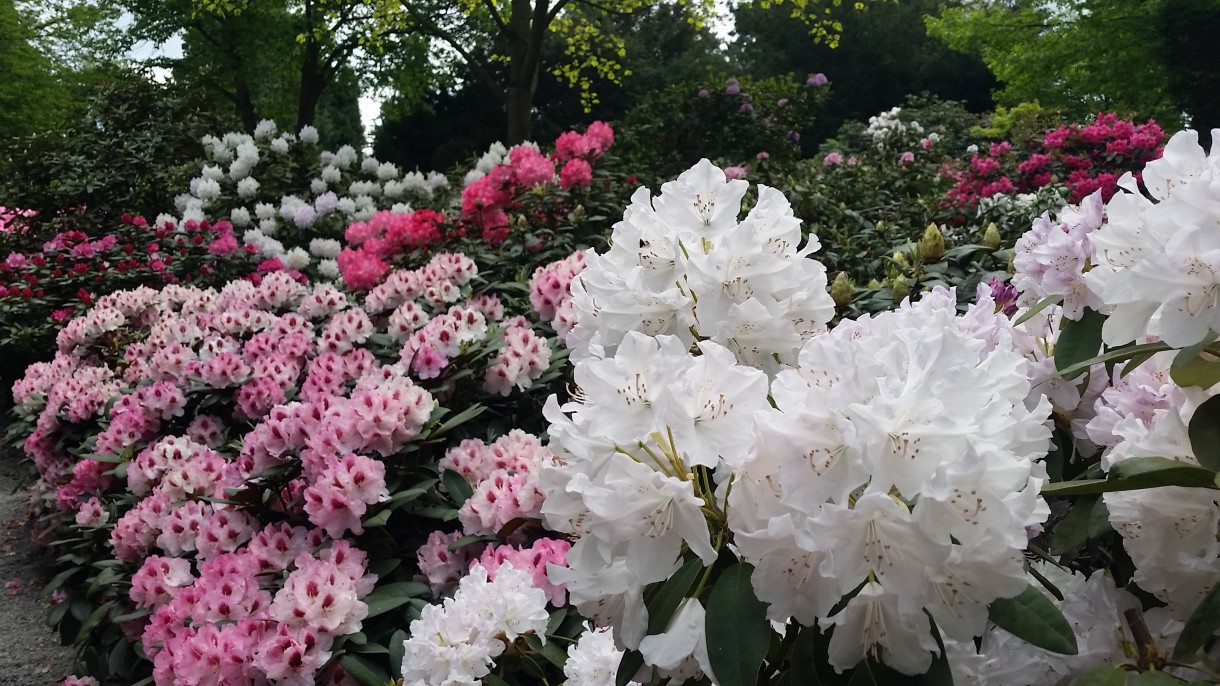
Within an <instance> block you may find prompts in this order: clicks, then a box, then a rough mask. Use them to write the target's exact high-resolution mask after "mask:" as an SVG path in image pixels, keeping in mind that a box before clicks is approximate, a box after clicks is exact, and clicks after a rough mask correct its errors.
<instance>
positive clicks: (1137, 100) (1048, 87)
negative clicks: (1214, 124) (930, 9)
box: [927, 0, 1216, 125]
mask: <svg viewBox="0 0 1220 686" xmlns="http://www.w3.org/2000/svg"><path fill="white" fill-rule="evenodd" d="M1166 2H1167V0H1140V1H1139V2H1131V0H1056V1H1055V2H1046V1H1045V0H975V1H973V2H969V3H964V4H963V6H960V7H948V8H946V9H945V10H944V11H943V12H941V14H940V15H939V16H936V17H929V18H928V20H927V22H928V30H929V32H930V33H932V35H934V36H936V37H938V38H939V39H941V40H943V41H944V42H945V43H946V44H947V45H949V46H950V47H952V48H954V49H955V50H961V51H963V52H967V53H971V54H975V55H978V56H980V57H981V58H982V59H983V61H984V62H985V63H986V64H987V66H988V68H990V69H991V72H992V73H993V74H995V77H996V78H997V79H998V80H999V81H1000V83H1001V88H1000V89H999V90H998V91H997V92H996V94H995V99H996V102H997V103H998V104H1001V105H1016V104H1018V103H1021V102H1035V101H1036V102H1038V103H1039V104H1041V105H1042V106H1043V107H1047V108H1053V109H1058V110H1061V111H1063V112H1064V113H1065V114H1067V115H1068V116H1072V117H1083V116H1086V115H1088V114H1090V113H1093V112H1097V111H1099V110H1117V111H1119V112H1120V113H1123V114H1126V115H1132V116H1136V117H1141V118H1142V117H1155V118H1156V119H1158V120H1159V121H1163V122H1166V123H1168V124H1170V125H1176V124H1178V123H1179V122H1180V120H1181V114H1182V104H1181V103H1180V102H1178V101H1177V99H1176V98H1175V97H1174V94H1173V93H1172V91H1171V89H1170V86H1169V84H1170V70H1169V68H1168V67H1167V65H1166V62H1165V61H1164V59H1162V55H1161V50H1162V46H1163V45H1164V40H1163V36H1162V35H1161V34H1160V33H1159V32H1160V31H1161V30H1163V26H1164V25H1165V24H1164V23H1163V22H1162V21H1160V19H1159V18H1160V13H1161V11H1162V8H1163V7H1164V6H1166ZM1207 4H1210V5H1211V6H1212V7H1214V6H1215V3H1214V2H1210V3H1207ZM1215 77H1216V75H1215V74H1213V75H1212V78H1213V79H1214V78H1215Z"/></svg>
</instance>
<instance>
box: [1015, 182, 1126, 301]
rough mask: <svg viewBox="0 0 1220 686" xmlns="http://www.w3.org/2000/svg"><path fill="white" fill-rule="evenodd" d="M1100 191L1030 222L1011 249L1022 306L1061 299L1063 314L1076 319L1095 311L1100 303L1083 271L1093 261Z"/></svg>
mask: <svg viewBox="0 0 1220 686" xmlns="http://www.w3.org/2000/svg"><path fill="white" fill-rule="evenodd" d="M1103 219H1104V217H1103V208H1102V199H1101V191H1097V192H1096V193H1093V194H1092V195H1090V196H1089V197H1087V198H1085V199H1084V200H1083V201H1082V202H1081V203H1080V205H1079V206H1076V205H1069V206H1067V207H1065V208H1063V209H1062V210H1060V211H1059V216H1058V217H1056V219H1055V221H1051V218H1050V213H1049V212H1048V213H1046V214H1043V215H1042V216H1041V217H1039V218H1038V219H1036V220H1034V223H1033V226H1032V228H1030V230H1029V231H1026V232H1025V233H1024V234H1023V235H1022V236H1021V238H1019V239H1017V244H1016V246H1015V248H1014V249H1013V267H1014V268H1015V269H1016V273H1015V274H1014V276H1013V277H1012V285H1013V287H1014V288H1016V289H1017V290H1018V291H1020V292H1021V297H1020V300H1019V301H1018V302H1019V304H1021V305H1026V306H1032V305H1035V304H1037V303H1038V301H1040V300H1042V299H1043V298H1045V297H1047V296H1050V295H1057V296H1061V297H1062V298H1063V302H1062V306H1063V316H1065V317H1067V318H1068V319H1073V320H1079V319H1080V317H1081V316H1082V315H1083V314H1084V308H1086V307H1089V308H1091V309H1094V310H1099V309H1101V307H1102V302H1101V299H1100V298H1098V297H1097V295H1096V294H1095V293H1094V292H1093V291H1091V290H1089V288H1088V286H1087V285H1086V284H1085V271H1086V269H1087V267H1088V265H1089V264H1090V260H1092V257H1093V242H1092V236H1094V235H1095V234H1096V232H1097V231H1098V230H1099V229H1101V227H1102V224H1103Z"/></svg>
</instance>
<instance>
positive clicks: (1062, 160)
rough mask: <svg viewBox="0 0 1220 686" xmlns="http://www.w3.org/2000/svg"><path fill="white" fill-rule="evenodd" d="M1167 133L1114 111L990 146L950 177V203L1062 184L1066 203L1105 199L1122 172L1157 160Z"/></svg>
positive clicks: (965, 203) (963, 204)
mask: <svg viewBox="0 0 1220 686" xmlns="http://www.w3.org/2000/svg"><path fill="white" fill-rule="evenodd" d="M1164 141H1165V132H1164V131H1163V130H1161V127H1160V126H1158V125H1157V123H1156V122H1154V121H1152V120H1149V121H1148V122H1146V123H1144V124H1135V123H1133V122H1130V121H1126V120H1123V119H1120V118H1119V117H1118V115H1116V114H1114V113H1113V112H1110V113H1106V114H1098V115H1097V117H1096V118H1095V119H1094V120H1093V121H1092V122H1090V123H1088V124H1084V125H1082V124H1070V125H1064V126H1060V127H1059V128H1057V129H1052V130H1048V131H1046V132H1045V133H1044V134H1043V136H1042V139H1041V140H1035V141H1030V142H1029V143H1028V144H1027V145H1024V146H1019V147H1018V148H1014V146H1013V145H1012V144H1011V143H1009V142H1007V141H1004V142H999V143H992V144H991V147H990V150H989V151H988V154H986V155H979V154H975V155H973V156H972V157H971V159H970V163H969V165H968V167H967V168H966V169H964V170H961V171H958V172H955V173H953V178H954V180H955V181H956V183H955V185H954V187H953V188H952V189H950V190H949V192H948V195H947V200H948V202H949V203H950V204H952V205H956V206H959V207H967V206H971V205H974V204H975V203H977V202H978V200H979V198H988V197H991V196H993V195H997V194H1000V193H1028V192H1031V191H1034V190H1036V189H1038V188H1042V187H1044V186H1048V185H1051V184H1053V183H1062V184H1064V185H1065V186H1067V188H1068V191H1069V193H1070V195H1069V197H1068V201H1069V202H1073V203H1075V202H1080V201H1081V200H1082V199H1083V198H1085V197H1087V196H1088V195H1090V194H1091V193H1093V192H1094V191H1097V190H1100V191H1101V192H1102V197H1103V199H1105V200H1109V199H1110V197H1111V196H1113V195H1114V192H1115V191H1116V189H1117V184H1118V178H1119V177H1120V176H1122V174H1123V173H1125V172H1128V171H1132V172H1137V173H1138V170H1139V169H1142V168H1143V167H1144V165H1145V164H1146V163H1147V162H1149V161H1150V160H1154V159H1157V158H1158V157H1160V156H1161V151H1162V149H1163V144H1164Z"/></svg>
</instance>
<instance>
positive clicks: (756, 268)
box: [567, 160, 834, 372]
mask: <svg viewBox="0 0 1220 686" xmlns="http://www.w3.org/2000/svg"><path fill="white" fill-rule="evenodd" d="M748 186H749V184H748V183H747V182H745V181H742V180H733V181H729V180H727V179H726V178H725V175H724V172H723V171H721V170H720V169H718V168H716V167H715V166H713V165H712V163H711V162H708V161H707V160H703V161H701V162H699V163H698V164H697V165H695V166H694V167H693V168H691V169H690V170H689V171H686V172H684V173H683V174H682V175H681V176H679V177H678V179H677V180H676V181H672V182H669V183H667V184H665V185H663V186H662V187H661V195H659V196H657V197H656V198H653V197H652V195H651V193H650V192H649V191H648V189H646V188H640V189H639V190H637V191H636V192H635V194H634V195H633V196H632V197H631V204H630V206H629V207H628V208H627V210H626V212H625V213H624V214H623V220H622V221H620V222H618V223H617V224H615V225H614V231H613V234H612V236H611V239H610V241H611V247H610V249H609V251H607V252H606V253H605V254H604V255H597V254H596V253H594V252H592V251H590V252H588V253H586V254H585V262H586V267H585V270H584V271H583V272H582V273H581V274H580V276H579V277H577V278H576V279H575V280H574V281H573V282H572V306H573V309H574V311H575V313H576V318H577V325H576V327H575V328H574V329H573V330H572V331H571V332H570V333H569V335H568V338H567V342H568V345H569V347H572V348H573V360H579V359H581V358H582V357H584V356H587V355H591V354H600V353H601V352H604V354H606V355H607V356H610V355H613V354H614V351H615V349H616V347H617V346H618V344H619V343H620V342H621V341H622V339H623V337H624V336H625V335H626V333H627V332H628V331H639V332H641V333H644V334H646V335H649V336H657V335H662V334H665V335H672V336H676V337H678V339H679V340H680V341H681V342H682V344H683V345H684V346H686V347H689V346H690V345H691V344H692V343H693V342H694V341H695V340H710V341H714V342H716V343H718V344H720V345H722V346H724V347H726V348H728V349H729V350H731V351H732V352H733V354H734V355H735V356H736V358H737V360H738V361H739V362H741V363H742V364H748V365H752V366H757V367H759V368H761V369H765V370H767V371H769V372H773V371H775V370H777V369H778V366H779V364H780V363H785V364H787V363H791V362H793V361H794V360H795V359H796V357H795V356H796V352H797V351H798V350H799V349H800V347H801V345H802V344H803V343H804V342H805V341H806V340H808V339H809V338H810V337H811V336H813V335H814V334H816V333H818V332H820V331H823V330H825V325H826V322H827V321H829V320H830V318H831V316H832V315H833V314H834V301H833V300H831V298H830V296H829V294H828V293H827V292H826V269H825V267H823V266H822V263H820V262H818V261H816V260H813V259H809V255H811V254H812V253H813V252H814V251H816V250H817V249H818V248H819V247H821V244H820V243H818V240H817V237H816V236H814V235H812V234H811V235H810V236H809V238H808V240H805V241H804V246H802V245H801V243H802V241H803V240H804V239H803V237H802V235H801V225H800V220H798V219H796V218H795V217H794V216H793V214H792V208H791V206H790V205H789V204H788V200H787V198H786V197H785V196H784V194H783V193H781V192H779V191H777V190H775V189H773V188H769V187H767V186H759V189H758V201H757V203H756V204H755V205H754V207H753V208H752V209H751V210H750V212H749V214H747V216H746V217H745V219H744V220H742V221H740V222H739V221H738V214H739V213H740V211H741V201H742V198H743V197H744V195H745V192H746V189H747V188H748Z"/></svg>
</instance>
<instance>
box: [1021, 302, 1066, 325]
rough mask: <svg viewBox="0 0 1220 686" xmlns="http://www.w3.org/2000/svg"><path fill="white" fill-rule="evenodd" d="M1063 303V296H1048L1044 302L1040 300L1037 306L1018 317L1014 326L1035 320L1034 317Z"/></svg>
mask: <svg viewBox="0 0 1220 686" xmlns="http://www.w3.org/2000/svg"><path fill="white" fill-rule="evenodd" d="M1062 301H1063V296H1062V295H1048V296H1046V297H1045V298H1043V299H1042V300H1039V301H1038V304H1037V305H1034V306H1033V307H1031V308H1029V309H1028V310H1026V311H1025V313H1024V314H1022V315H1021V316H1020V317H1017V321H1015V322H1013V323H1012V325H1013V326H1020V325H1021V324H1024V323H1025V322H1027V321H1029V320H1031V319H1033V318H1034V316H1035V315H1037V314H1038V313H1039V312H1041V311H1042V310H1045V309H1046V308H1048V307H1050V306H1051V305H1055V304H1058V303H1060V302H1062Z"/></svg>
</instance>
